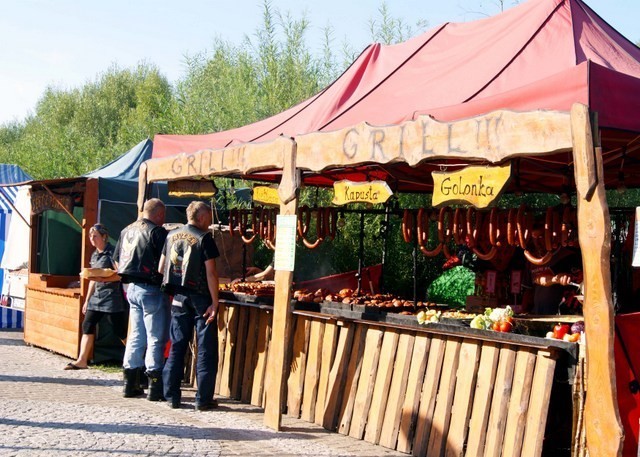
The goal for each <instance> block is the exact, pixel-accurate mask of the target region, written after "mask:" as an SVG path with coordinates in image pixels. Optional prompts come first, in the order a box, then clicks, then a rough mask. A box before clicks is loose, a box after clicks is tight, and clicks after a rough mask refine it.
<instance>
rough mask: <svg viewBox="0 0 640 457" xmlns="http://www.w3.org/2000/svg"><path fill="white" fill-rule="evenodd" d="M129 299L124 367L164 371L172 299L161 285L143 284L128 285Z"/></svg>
mask: <svg viewBox="0 0 640 457" xmlns="http://www.w3.org/2000/svg"><path fill="white" fill-rule="evenodd" d="M127 299H128V300H129V305H130V308H129V337H128V338H127V347H126V349H125V351H124V360H123V362H122V366H123V367H124V368H127V369H129V368H141V367H145V366H146V368H147V371H157V370H162V367H163V365H164V347H165V345H166V344H167V338H168V333H169V299H168V297H167V296H166V295H165V294H164V293H162V291H161V290H160V287H159V286H153V285H151V284H142V283H131V284H129V288H128V289H127ZM145 350H146V356H145Z"/></svg>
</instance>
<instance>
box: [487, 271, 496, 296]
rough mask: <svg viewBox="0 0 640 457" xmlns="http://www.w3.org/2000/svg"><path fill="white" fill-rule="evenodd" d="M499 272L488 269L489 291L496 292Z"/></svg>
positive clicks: (489, 292)
mask: <svg viewBox="0 0 640 457" xmlns="http://www.w3.org/2000/svg"><path fill="white" fill-rule="evenodd" d="M497 275H498V274H497V272H496V271H494V270H489V271H487V293H488V294H495V293H496V277H497Z"/></svg>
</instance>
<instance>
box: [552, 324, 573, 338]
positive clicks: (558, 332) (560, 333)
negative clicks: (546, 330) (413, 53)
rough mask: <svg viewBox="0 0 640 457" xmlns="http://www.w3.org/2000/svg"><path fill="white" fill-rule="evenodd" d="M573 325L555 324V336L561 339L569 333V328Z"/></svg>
mask: <svg viewBox="0 0 640 457" xmlns="http://www.w3.org/2000/svg"><path fill="white" fill-rule="evenodd" d="M570 328H571V327H570V326H569V324H556V325H554V326H553V337H554V338H556V339H558V340H561V339H562V338H564V336H565V335H566V334H567V333H569V329H570Z"/></svg>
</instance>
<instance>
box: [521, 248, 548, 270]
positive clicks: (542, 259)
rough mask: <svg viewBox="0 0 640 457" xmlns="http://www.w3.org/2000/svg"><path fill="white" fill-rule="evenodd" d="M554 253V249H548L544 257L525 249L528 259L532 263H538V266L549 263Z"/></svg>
mask: <svg viewBox="0 0 640 457" xmlns="http://www.w3.org/2000/svg"><path fill="white" fill-rule="evenodd" d="M554 254H555V252H554V251H547V252H546V254H545V255H543V256H542V257H536V256H534V255H533V254H531V253H530V252H529V250H527V249H525V250H524V256H525V257H526V259H527V260H528V261H529V262H530V263H532V264H533V265H536V266H541V265H546V264H548V263H549V261H550V260H551V258H552V257H553V255H554Z"/></svg>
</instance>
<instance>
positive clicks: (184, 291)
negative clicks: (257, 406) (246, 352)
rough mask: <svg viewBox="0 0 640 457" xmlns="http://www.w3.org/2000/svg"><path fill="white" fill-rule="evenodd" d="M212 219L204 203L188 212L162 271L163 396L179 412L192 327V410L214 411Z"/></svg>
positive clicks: (170, 239)
mask: <svg viewBox="0 0 640 457" xmlns="http://www.w3.org/2000/svg"><path fill="white" fill-rule="evenodd" d="M211 221H212V215H211V210H210V208H209V207H208V206H207V205H206V204H205V203H203V202H197V201H194V202H191V204H190V205H189V206H188V207H187V225H185V226H184V227H182V228H179V229H177V230H174V231H172V232H171V233H169V235H168V236H167V241H166V243H165V246H164V251H163V254H162V258H161V259H160V269H161V271H162V273H163V275H164V277H163V281H162V282H163V287H164V288H165V291H166V292H167V293H169V294H171V295H173V300H172V302H171V328H170V338H171V351H170V353H169V358H168V359H167V363H166V365H165V367H164V372H163V375H164V395H165V397H166V398H167V401H170V402H171V403H170V404H171V407H172V408H179V407H180V399H181V391H180V382H181V381H182V378H183V375H184V357H185V354H186V352H187V348H188V346H189V342H190V341H191V336H192V335H193V328H194V325H195V328H196V335H197V340H198V363H197V367H196V378H197V383H198V390H197V392H196V409H197V410H199V411H206V410H209V409H213V408H215V407H216V406H217V402H216V401H215V400H214V399H213V390H214V387H215V381H216V372H217V369H218V326H217V324H216V317H217V315H218V273H217V271H216V260H215V259H216V257H218V256H219V253H218V248H217V246H216V243H215V241H214V240H213V235H212V233H211V231H210V230H209V226H210V225H211Z"/></svg>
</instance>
